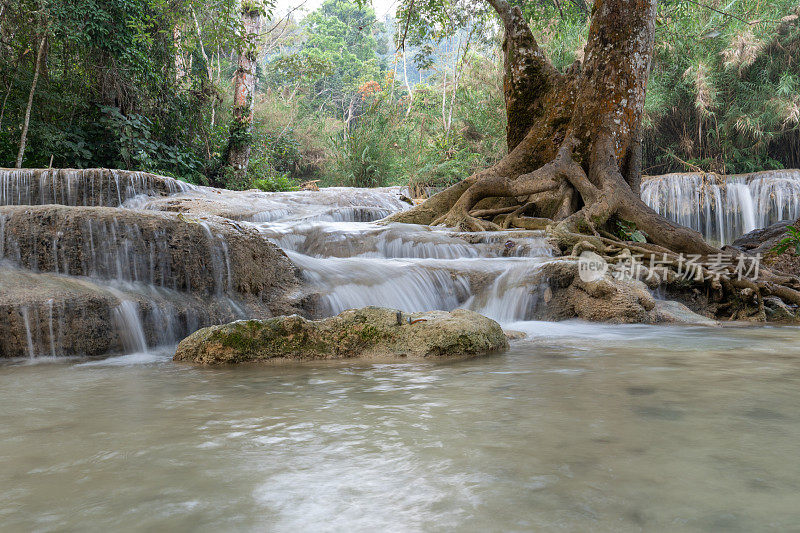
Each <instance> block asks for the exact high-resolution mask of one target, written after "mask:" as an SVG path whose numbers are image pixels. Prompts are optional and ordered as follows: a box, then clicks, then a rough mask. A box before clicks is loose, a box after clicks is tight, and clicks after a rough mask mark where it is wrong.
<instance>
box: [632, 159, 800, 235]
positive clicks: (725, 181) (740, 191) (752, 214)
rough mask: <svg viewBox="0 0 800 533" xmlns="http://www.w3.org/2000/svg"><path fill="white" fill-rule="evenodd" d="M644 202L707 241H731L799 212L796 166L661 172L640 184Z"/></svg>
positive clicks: (799, 176)
mask: <svg viewBox="0 0 800 533" xmlns="http://www.w3.org/2000/svg"><path fill="white" fill-rule="evenodd" d="M642 200H644V202H645V203H646V204H647V205H649V206H650V207H652V208H653V209H654V210H655V211H657V212H658V213H659V214H661V215H663V216H665V217H667V218H669V219H670V220H673V221H675V222H677V223H679V224H682V225H684V226H688V227H690V228H692V229H694V230H697V231H699V232H700V233H702V234H703V237H705V239H706V240H708V241H709V242H714V243H718V244H729V243H731V242H733V241H734V240H735V239H736V238H737V237H739V236H741V235H743V234H745V233H748V232H750V231H752V230H754V229H757V228H764V227H767V226H769V225H771V224H774V223H776V222H779V221H781V220H796V219H797V218H798V217H799V216H800V170H775V171H764V172H757V173H754V174H741V175H734V176H727V177H722V176H717V175H714V174H704V173H699V172H692V173H680V174H665V175H663V176H656V177H653V178H650V179H646V180H645V181H644V182H643V184H642Z"/></svg>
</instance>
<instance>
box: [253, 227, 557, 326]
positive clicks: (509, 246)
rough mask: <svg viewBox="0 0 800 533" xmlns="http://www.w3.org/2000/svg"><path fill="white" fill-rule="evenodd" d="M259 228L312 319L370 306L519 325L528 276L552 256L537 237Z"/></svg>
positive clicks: (530, 288)
mask: <svg viewBox="0 0 800 533" xmlns="http://www.w3.org/2000/svg"><path fill="white" fill-rule="evenodd" d="M259 227H260V228H261V231H262V232H263V233H264V235H266V236H268V237H269V238H270V239H271V240H273V242H275V243H276V244H278V245H279V246H281V248H283V249H284V251H285V252H286V253H287V255H288V256H289V258H290V259H291V260H292V262H293V263H294V264H295V265H297V266H298V267H299V268H300V271H301V272H302V275H303V278H304V279H305V281H306V285H307V287H308V290H310V291H311V292H312V294H313V295H314V297H315V305H314V310H315V315H317V316H329V315H332V314H337V313H339V312H341V311H343V310H345V309H349V308H355V307H364V306H368V305H377V306H383V307H393V308H397V309H400V310H403V311H407V312H415V311H429V310H437V309H438V310H452V309H455V308H458V307H466V308H470V309H473V310H477V311H480V312H484V313H488V314H489V315H490V316H492V317H495V318H497V319H499V320H503V321H515V320H521V319H525V318H528V317H530V316H531V315H532V313H533V311H534V308H535V304H536V301H537V298H538V292H537V287H538V281H533V285H531V282H532V279H533V276H532V275H533V274H535V273H536V272H537V271H538V268H539V265H541V263H542V261H546V260H547V259H548V258H549V257H551V256H552V255H553V254H554V250H553V248H552V245H551V244H549V243H548V242H547V239H546V237H545V235H544V233H543V232H526V231H509V232H498V233H458V232H453V231H450V230H447V229H439V228H430V227H423V226H416V225H410V224H393V225H389V226H384V225H376V224H370V223H354V222H349V223H346V222H308V221H307V220H302V221H291V220H290V221H278V222H273V223H262V224H260V225H259Z"/></svg>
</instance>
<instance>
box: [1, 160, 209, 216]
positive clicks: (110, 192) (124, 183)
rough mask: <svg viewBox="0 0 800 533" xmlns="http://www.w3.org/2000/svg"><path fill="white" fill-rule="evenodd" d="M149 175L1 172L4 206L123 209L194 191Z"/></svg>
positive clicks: (96, 171)
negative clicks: (135, 202) (146, 198)
mask: <svg viewBox="0 0 800 533" xmlns="http://www.w3.org/2000/svg"><path fill="white" fill-rule="evenodd" d="M194 189H195V187H194V186H193V185H190V184H188V183H184V182H182V181H179V180H176V179H173V178H167V177H163V176H156V175H154V174H148V173H146V172H132V171H125V170H108V169H13V170H12V169H0V205H45V204H59V205H69V206H107V207H120V206H122V205H123V204H124V203H125V202H128V201H133V200H135V199H136V198H139V197H142V196H157V195H162V194H164V195H169V194H176V193H180V192H187V191H191V190H194Z"/></svg>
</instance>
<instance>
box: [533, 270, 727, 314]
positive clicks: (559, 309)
mask: <svg viewBox="0 0 800 533" xmlns="http://www.w3.org/2000/svg"><path fill="white" fill-rule="evenodd" d="M538 278H539V280H540V283H541V284H542V286H545V287H546V289H545V291H544V298H543V300H544V305H539V306H538V307H537V309H536V313H535V315H536V318H537V319H540V320H566V319H570V318H580V319H583V320H590V321H593V322H610V323H618V324H620V323H621V324H660V323H681V324H700V325H716V324H717V323H716V322H715V321H713V320H710V319H708V318H706V317H704V316H702V315H699V314H697V313H695V312H693V311H692V310H690V309H689V308H688V307H686V306H685V305H683V304H681V303H678V302H673V301H666V300H656V299H655V298H654V297H653V295H652V294H651V292H650V290H649V289H648V287H647V285H645V283H644V282H642V281H640V280H638V279H617V278H615V277H613V276H611V275H609V274H608V273H606V274H605V275H604V276H602V277H599V278H598V279H594V280H590V281H586V280H583V279H581V277H580V276H579V275H578V262H577V261H576V260H574V259H568V258H564V259H560V260H556V261H552V262H550V263H547V264H545V265H543V267H542V269H541V270H540V271H539V273H538Z"/></svg>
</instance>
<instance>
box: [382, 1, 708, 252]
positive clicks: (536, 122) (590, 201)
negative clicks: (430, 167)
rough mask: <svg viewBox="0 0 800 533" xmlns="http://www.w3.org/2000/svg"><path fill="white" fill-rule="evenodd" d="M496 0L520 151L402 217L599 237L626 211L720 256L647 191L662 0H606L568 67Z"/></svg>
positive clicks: (657, 233) (672, 242) (669, 237)
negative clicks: (648, 125) (643, 195)
mask: <svg viewBox="0 0 800 533" xmlns="http://www.w3.org/2000/svg"><path fill="white" fill-rule="evenodd" d="M487 2H488V3H489V4H490V5H491V6H492V8H494V10H495V11H496V12H497V14H498V15H499V17H500V20H501V21H502V23H503V27H504V30H505V35H504V40H503V52H504V55H505V61H504V68H505V74H504V92H505V103H506V113H507V117H508V126H507V142H508V150H509V153H508V155H507V156H506V157H504V158H503V159H501V160H500V161H499V162H498V163H497V164H495V165H494V166H492V167H490V168H488V169H485V170H482V171H480V172H478V173H476V174H474V175H472V176H469V177H468V178H466V179H465V180H463V181H462V182H460V183H458V184H456V185H454V186H452V187H450V188H449V189H447V190H445V191H443V192H442V193H439V194H438V195H436V196H434V197H433V198H431V199H430V200H428V201H427V202H425V203H424V204H422V205H421V206H418V207H416V208H414V209H412V210H410V211H407V212H405V213H402V214H400V215H398V216H397V217H395V220H401V221H407V222H416V223H423V224H444V225H448V226H453V227H460V228H462V229H469V230H483V229H494V228H497V227H498V223H500V224H502V225H504V226H506V227H508V226H514V225H518V226H523V227H544V226H545V225H546V224H551V225H553V224H555V227H556V228H557V231H560V232H562V233H587V232H588V233H593V232H596V231H597V230H598V229H600V228H603V227H604V226H605V225H606V224H607V223H608V222H609V221H610V220H611V219H613V218H615V217H617V218H619V219H622V220H625V221H628V222H631V223H634V224H636V226H637V227H638V228H639V229H641V230H643V231H644V232H646V233H647V235H649V237H650V239H651V240H652V242H654V243H657V244H660V245H663V246H665V247H667V248H669V249H671V250H673V251H681V252H693V253H703V254H707V253H711V252H712V251H713V248H712V247H711V246H709V245H708V244H706V243H705V241H704V240H703V239H702V238H701V236H700V234H699V233H697V232H695V231H692V230H690V229H688V228H685V227H682V226H679V225H676V224H675V223H673V222H671V221H669V220H667V219H665V218H663V217H661V216H660V215H658V214H657V213H656V212H655V211H653V210H652V209H650V208H649V207H647V206H646V205H645V204H644V202H642V200H641V199H640V198H639V183H640V180H641V140H640V122H641V118H642V113H643V110H644V96H645V86H646V84H647V76H648V73H649V70H650V61H651V57H652V53H653V40H654V36H655V15H656V0H597V1H596V2H595V3H594V6H593V9H592V14H591V25H590V29H589V35H588V40H587V44H586V47H585V49H584V58H585V59H584V61H583V62H582V63H580V62H576V63H575V64H574V65H573V66H572V67H570V68H569V69H567V70H566V72H563V73H562V72H559V71H558V70H557V69H556V68H554V67H553V65H552V64H551V63H550V62H549V61H548V59H547V58H546V57H545V55H544V54H543V53H542V51H541V50H540V47H539V45H538V43H537V42H536V39H535V38H534V36H533V33H532V32H531V30H530V28H529V26H528V24H527V22H526V21H525V19H524V17H523V15H522V12H521V11H520V9H519V8H518V7H514V6H511V5H510V4H509V3H508V2H507V1H506V0H487ZM498 199H504V200H498ZM517 205H518V208H517V207H515V206H517ZM476 206H477V207H478V209H476ZM498 214H501V215H502V216H501V217H500V218H497V215H498ZM525 215H533V216H525ZM487 218H492V219H494V221H492V220H488V219H487Z"/></svg>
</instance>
